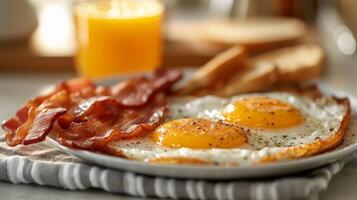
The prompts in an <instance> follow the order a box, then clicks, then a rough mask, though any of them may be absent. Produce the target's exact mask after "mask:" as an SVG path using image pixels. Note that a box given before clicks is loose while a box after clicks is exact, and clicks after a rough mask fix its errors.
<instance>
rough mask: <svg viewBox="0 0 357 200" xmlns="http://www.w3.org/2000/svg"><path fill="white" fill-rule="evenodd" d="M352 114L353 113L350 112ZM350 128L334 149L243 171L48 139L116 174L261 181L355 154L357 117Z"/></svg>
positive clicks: (325, 88) (327, 89) (337, 92)
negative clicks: (152, 160) (138, 157)
mask: <svg viewBox="0 0 357 200" xmlns="http://www.w3.org/2000/svg"><path fill="white" fill-rule="evenodd" d="M125 78H126V77H121V78H119V79H110V80H102V81H100V82H99V83H100V84H104V85H110V84H112V83H115V82H118V81H120V80H123V79H125ZM318 84H319V87H320V89H322V91H323V92H324V93H327V94H331V93H333V94H334V95H338V96H348V97H349V98H350V100H351V103H352V107H353V108H356V105H357V104H356V102H357V99H356V98H355V97H353V96H351V95H348V94H346V93H344V92H343V91H341V90H336V89H333V88H331V87H329V86H327V85H326V84H322V83H318ZM353 110H354V111H356V110H357V109H353ZM352 119H353V123H351V125H352V126H354V127H353V128H351V126H350V129H349V130H348V131H347V132H346V136H345V140H344V142H343V143H342V144H341V145H340V146H339V147H338V148H336V149H334V150H332V151H329V152H326V153H323V154H320V155H316V156H312V157H308V158H302V159H298V160H292V161H285V162H277V163H271V164H264V165H257V166H244V167H219V166H193V165H169V164H168V165H162V164H149V163H144V162H139V161H133V160H127V159H124V158H120V157H114V156H109V155H103V154H98V153H93V152H90V151H85V150H76V149H71V148H67V147H65V146H62V145H60V144H58V143H57V142H56V141H54V140H52V139H49V140H50V142H51V143H52V144H54V145H55V146H57V147H58V148H60V149H61V150H63V151H64V152H67V153H69V154H71V155H73V156H76V157H78V158H81V159H83V160H84V161H86V162H89V163H94V164H97V165H100V166H104V167H110V168H115V169H120V170H126V171H131V172H135V173H141V174H147V175H155V176H165V177H175V178H190V179H191V178H197V179H232V178H261V177H272V176H278V175H285V174H290V173H296V172H301V171H304V170H309V169H313V168H316V167H319V166H322V165H325V164H328V163H331V162H333V161H336V160H338V159H340V158H342V157H344V156H346V155H348V154H351V153H352V152H353V151H356V150H357V136H354V134H352V133H351V130H352V129H353V130H357V129H356V128H355V127H357V123H356V122H357V121H356V119H357V116H356V114H355V112H353V116H352Z"/></svg>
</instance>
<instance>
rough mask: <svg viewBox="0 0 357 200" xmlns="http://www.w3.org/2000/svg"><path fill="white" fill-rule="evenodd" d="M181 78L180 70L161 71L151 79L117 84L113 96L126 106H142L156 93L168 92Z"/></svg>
mask: <svg viewBox="0 0 357 200" xmlns="http://www.w3.org/2000/svg"><path fill="white" fill-rule="evenodd" d="M180 78H181V72H180V71H178V70H172V71H167V70H159V71H157V72H156V73H155V74H153V75H151V76H149V77H137V78H134V79H130V80H127V81H124V82H121V83H119V84H117V85H116V86H114V87H113V89H112V94H113V96H114V97H115V99H116V100H117V101H118V102H120V103H121V104H123V105H124V106H130V107H136V106H142V105H145V104H146V102H147V101H148V100H149V99H150V98H151V97H152V96H153V95H154V94H155V93H156V92H158V91H164V92H165V91H167V89H169V88H170V86H171V85H172V84H173V83H175V82H176V81H177V80H179V79H180Z"/></svg>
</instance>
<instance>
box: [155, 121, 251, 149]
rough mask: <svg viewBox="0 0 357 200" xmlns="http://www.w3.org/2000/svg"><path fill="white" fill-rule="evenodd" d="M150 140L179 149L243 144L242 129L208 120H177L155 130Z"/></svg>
mask: <svg viewBox="0 0 357 200" xmlns="http://www.w3.org/2000/svg"><path fill="white" fill-rule="evenodd" d="M151 138H152V140H153V141H155V142H156V143H157V144H160V145H163V146H168V147H174V148H180V147H187V148H194V149H209V148H232V147H237V146H240V145H242V144H245V143H246V141H247V139H246V137H245V135H244V132H243V129H241V128H238V127H236V126H234V125H231V124H227V123H224V122H222V121H212V120H209V119H193V118H185V119H177V120H173V121H170V122H167V123H165V124H163V125H162V126H160V127H159V128H157V129H156V130H155V131H154V132H153V133H152V134H151Z"/></svg>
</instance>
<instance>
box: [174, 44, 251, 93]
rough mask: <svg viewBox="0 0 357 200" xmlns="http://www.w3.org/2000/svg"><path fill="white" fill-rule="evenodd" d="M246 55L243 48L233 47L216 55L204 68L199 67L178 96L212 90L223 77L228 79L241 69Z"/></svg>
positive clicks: (222, 80)
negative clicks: (206, 89) (207, 89)
mask: <svg viewBox="0 0 357 200" xmlns="http://www.w3.org/2000/svg"><path fill="white" fill-rule="evenodd" d="M245 58H246V55H245V51H244V48H242V47H240V46H234V47H232V48H230V49H228V50H226V51H224V52H223V53H220V54H218V55H217V56H215V57H214V58H213V59H211V60H210V61H209V62H208V63H206V64H205V65H204V66H202V67H200V68H199V69H198V70H197V71H196V72H195V73H194V74H193V75H192V77H191V79H190V80H189V81H188V83H187V84H186V85H185V86H184V87H183V88H181V89H180V90H179V93H180V94H192V93H193V92H195V91H197V90H200V89H203V88H212V87H215V86H217V85H218V84H220V83H221V82H224V77H230V76H231V74H235V73H237V72H238V71H239V70H240V69H241V68H242V67H241V66H242V63H243V61H244V60H245Z"/></svg>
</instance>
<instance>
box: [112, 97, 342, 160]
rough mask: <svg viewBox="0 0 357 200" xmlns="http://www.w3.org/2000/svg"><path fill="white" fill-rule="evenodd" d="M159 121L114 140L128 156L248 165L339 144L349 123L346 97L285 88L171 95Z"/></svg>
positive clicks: (303, 154) (136, 158)
mask: <svg viewBox="0 0 357 200" xmlns="http://www.w3.org/2000/svg"><path fill="white" fill-rule="evenodd" d="M168 110H169V113H168V115H167V116H166V118H165V121H164V122H163V124H162V125H161V126H159V127H158V128H157V129H156V130H154V131H153V132H152V133H151V134H149V135H146V136H144V137H138V138H133V139H129V140H122V141H119V142H117V143H116V144H114V145H115V148H119V149H120V150H121V151H122V152H123V155H125V156H126V157H127V158H128V159H133V160H138V161H144V162H152V163H171V164H172V163H175V164H215V165H220V166H246V165H253V164H257V163H265V162H271V161H282V160H289V159H296V158H300V157H306V156H310V155H314V154H317V153H321V152H323V151H326V150H329V149H331V148H333V147H335V146H337V145H338V144H339V143H340V142H341V141H342V137H343V134H344V129H345V128H346V127H347V124H348V117H349V104H348V100H347V99H344V100H339V99H335V98H332V97H331V98H330V97H324V98H318V99H315V98H312V97H309V96H306V95H299V94H293V93H287V92H270V93H260V94H248V95H239V96H234V97H231V98H222V97H217V96H205V97H198V98H172V99H170V101H169V102H168Z"/></svg>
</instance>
